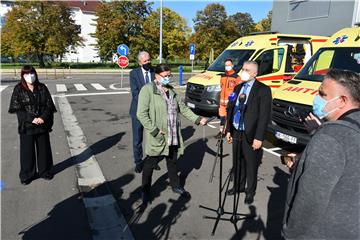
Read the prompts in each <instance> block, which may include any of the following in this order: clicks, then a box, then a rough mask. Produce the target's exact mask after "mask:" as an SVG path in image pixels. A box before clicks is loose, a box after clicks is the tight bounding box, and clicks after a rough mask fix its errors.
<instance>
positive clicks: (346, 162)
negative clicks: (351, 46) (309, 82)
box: [282, 69, 360, 239]
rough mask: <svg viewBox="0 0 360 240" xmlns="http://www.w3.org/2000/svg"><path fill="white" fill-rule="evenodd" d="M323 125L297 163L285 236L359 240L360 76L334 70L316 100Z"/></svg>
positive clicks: (290, 187) (315, 104) (291, 237)
mask: <svg viewBox="0 0 360 240" xmlns="http://www.w3.org/2000/svg"><path fill="white" fill-rule="evenodd" d="M313 112H314V113H315V114H316V115H317V116H318V117H320V118H326V119H327V120H328V121H327V122H325V123H323V124H322V125H321V126H320V127H319V128H318V130H317V131H316V133H315V134H314V136H313V137H312V139H311V140H310V142H309V144H308V145H307V147H306V149H305V150H304V152H303V153H302V156H301V157H300V159H299V160H297V161H296V162H295V165H294V166H293V173H292V175H291V178H290V181H289V184H288V192H287V199H286V206H285V214H284V223H283V230H282V232H283V236H284V238H285V239H359V238H360V233H359V232H360V229H359V220H360V214H359V209H360V201H359V199H360V179H359V169H360V161H359V156H360V75H359V74H358V73H355V72H351V71H346V70H335V69H333V70H330V71H329V72H328V73H327V75H326V76H325V79H324V81H323V82H322V84H321V86H320V88H319V95H318V96H316V97H315V98H314V103H313Z"/></svg>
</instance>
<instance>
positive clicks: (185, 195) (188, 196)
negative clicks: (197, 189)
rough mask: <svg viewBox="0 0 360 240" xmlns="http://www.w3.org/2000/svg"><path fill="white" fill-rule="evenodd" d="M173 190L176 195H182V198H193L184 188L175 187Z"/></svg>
mask: <svg viewBox="0 0 360 240" xmlns="http://www.w3.org/2000/svg"><path fill="white" fill-rule="evenodd" d="M172 190H173V192H174V193H177V194H180V195H181V196H182V197H186V198H191V195H190V193H189V192H187V191H186V190H185V189H184V188H182V187H173V188H172Z"/></svg>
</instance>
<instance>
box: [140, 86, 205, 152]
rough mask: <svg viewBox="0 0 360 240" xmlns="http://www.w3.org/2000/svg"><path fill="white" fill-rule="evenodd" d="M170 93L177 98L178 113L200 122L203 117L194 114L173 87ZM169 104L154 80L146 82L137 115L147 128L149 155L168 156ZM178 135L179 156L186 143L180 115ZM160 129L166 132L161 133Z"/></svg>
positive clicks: (146, 145)
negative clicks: (182, 134) (182, 132)
mask: <svg viewBox="0 0 360 240" xmlns="http://www.w3.org/2000/svg"><path fill="white" fill-rule="evenodd" d="M169 94H170V95H171V96H173V98H174V99H175V100H176V101H175V102H176V104H177V109H178V113H181V114H182V115H183V116H184V117H186V118H187V119H189V120H190V121H191V122H193V123H195V124H199V123H200V119H201V117H199V116H198V115H196V114H194V113H193V112H192V111H191V110H190V109H189V108H188V107H187V106H186V105H185V104H184V103H183V102H182V101H181V99H180V96H179V95H178V94H177V93H176V92H175V91H174V89H173V88H172V87H170V88H169ZM167 115H168V113H167V104H166V101H165V99H164V98H163V97H162V96H161V93H160V91H159V90H158V89H157V87H156V85H155V83H154V82H151V83H148V84H146V85H145V86H144V87H143V88H142V89H141V91H140V93H139V100H138V106H137V112H136V116H137V118H138V119H139V121H140V122H141V124H142V125H143V127H144V129H145V139H146V144H145V153H146V155H148V156H160V155H163V156H168V155H169V146H168V145H167V139H168V126H167ZM177 122H178V123H177V135H178V138H179V149H178V156H180V155H182V154H183V153H184V143H183V139H182V136H181V131H180V130H181V129H180V116H179V114H178V116H177ZM160 130H161V131H163V132H165V134H164V135H163V134H160Z"/></svg>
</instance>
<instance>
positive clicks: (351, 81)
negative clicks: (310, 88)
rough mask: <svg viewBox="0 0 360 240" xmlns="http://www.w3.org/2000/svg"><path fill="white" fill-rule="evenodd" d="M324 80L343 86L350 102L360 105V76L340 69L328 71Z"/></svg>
mask: <svg viewBox="0 0 360 240" xmlns="http://www.w3.org/2000/svg"><path fill="white" fill-rule="evenodd" d="M325 78H327V79H332V80H334V81H335V82H337V83H339V84H340V85H342V86H344V87H345V88H346V89H347V90H348V91H349V93H350V95H351V97H352V100H354V101H355V102H357V103H358V104H360V74H359V73H356V72H353V71H349V70H340V69H330V71H329V72H328V73H327V74H326V75H325Z"/></svg>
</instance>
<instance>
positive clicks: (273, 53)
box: [255, 48, 285, 76]
mask: <svg viewBox="0 0 360 240" xmlns="http://www.w3.org/2000/svg"><path fill="white" fill-rule="evenodd" d="M284 52H285V50H284V49H283V48H276V49H271V50H267V51H265V52H263V53H262V54H261V55H260V56H259V57H258V58H257V59H256V60H255V61H256V62H257V63H258V64H259V70H258V72H259V73H258V75H259V76H262V75H265V74H270V73H274V72H278V71H279V70H280V68H281V64H282V61H283V59H284Z"/></svg>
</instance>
